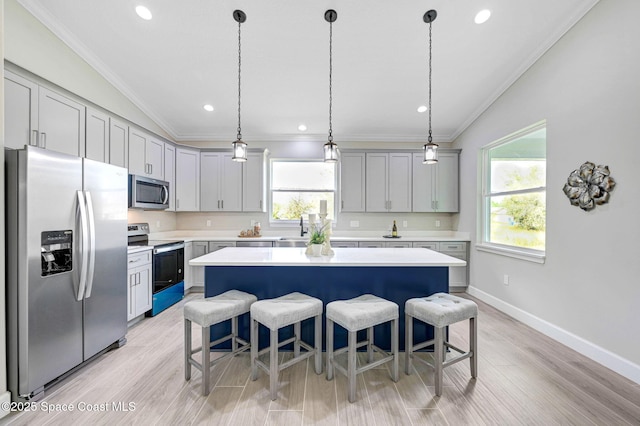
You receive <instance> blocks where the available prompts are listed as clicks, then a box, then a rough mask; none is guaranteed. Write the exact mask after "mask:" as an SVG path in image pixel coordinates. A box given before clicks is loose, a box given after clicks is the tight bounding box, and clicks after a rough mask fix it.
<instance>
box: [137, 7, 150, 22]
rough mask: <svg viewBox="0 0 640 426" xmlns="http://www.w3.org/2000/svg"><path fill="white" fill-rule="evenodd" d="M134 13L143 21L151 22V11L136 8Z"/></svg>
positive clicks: (144, 8)
mask: <svg viewBox="0 0 640 426" xmlns="http://www.w3.org/2000/svg"><path fill="white" fill-rule="evenodd" d="M136 13H137V14H138V16H139V17H141V18H142V19H144V20H145V21H149V20H151V18H153V15H151V11H150V10H149V9H147V8H146V7H144V6H136Z"/></svg>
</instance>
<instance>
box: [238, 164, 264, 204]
mask: <svg viewBox="0 0 640 426" xmlns="http://www.w3.org/2000/svg"><path fill="white" fill-rule="evenodd" d="M264 163H265V156H264V153H262V152H260V153H252V152H250V153H249V154H248V155H247V161H246V162H245V163H244V164H243V165H242V211H243V212H263V211H264V208H265V202H264V199H265V186H264V171H265V167H264Z"/></svg>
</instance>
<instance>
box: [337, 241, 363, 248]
mask: <svg viewBox="0 0 640 426" xmlns="http://www.w3.org/2000/svg"><path fill="white" fill-rule="evenodd" d="M331 247H334V248H357V247H358V243H357V241H331Z"/></svg>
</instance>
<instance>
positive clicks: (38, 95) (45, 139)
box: [4, 70, 85, 157]
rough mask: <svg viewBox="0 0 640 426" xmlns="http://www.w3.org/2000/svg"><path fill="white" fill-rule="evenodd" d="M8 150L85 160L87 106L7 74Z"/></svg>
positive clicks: (6, 140)
mask: <svg viewBox="0 0 640 426" xmlns="http://www.w3.org/2000/svg"><path fill="white" fill-rule="evenodd" d="M4 81H5V146H6V147H7V148H15V149H20V148H24V146H25V145H33V146H38V147H40V148H45V149H48V150H51V151H57V152H62V153H65V154H70V155H75V156H77V157H82V156H84V152H85V106H84V105H82V104H80V103H78V102H76V101H74V100H72V99H70V98H68V97H66V96H64V95H61V94H59V93H56V92H54V91H52V90H49V89H47V88H45V87H42V86H39V85H38V84H37V83H34V82H32V81H29V80H27V79H25V78H23V77H21V76H19V75H16V74H14V73H12V72H10V71H6V70H5V78H4Z"/></svg>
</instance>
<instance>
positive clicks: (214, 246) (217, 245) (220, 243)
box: [209, 241, 236, 253]
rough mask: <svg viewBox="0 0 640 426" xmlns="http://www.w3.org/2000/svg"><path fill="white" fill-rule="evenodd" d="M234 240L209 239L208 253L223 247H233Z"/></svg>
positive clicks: (234, 244)
mask: <svg viewBox="0 0 640 426" xmlns="http://www.w3.org/2000/svg"><path fill="white" fill-rule="evenodd" d="M235 246H236V243H235V241H209V253H211V252H213V251H217V250H220V249H223V248H225V247H235Z"/></svg>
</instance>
